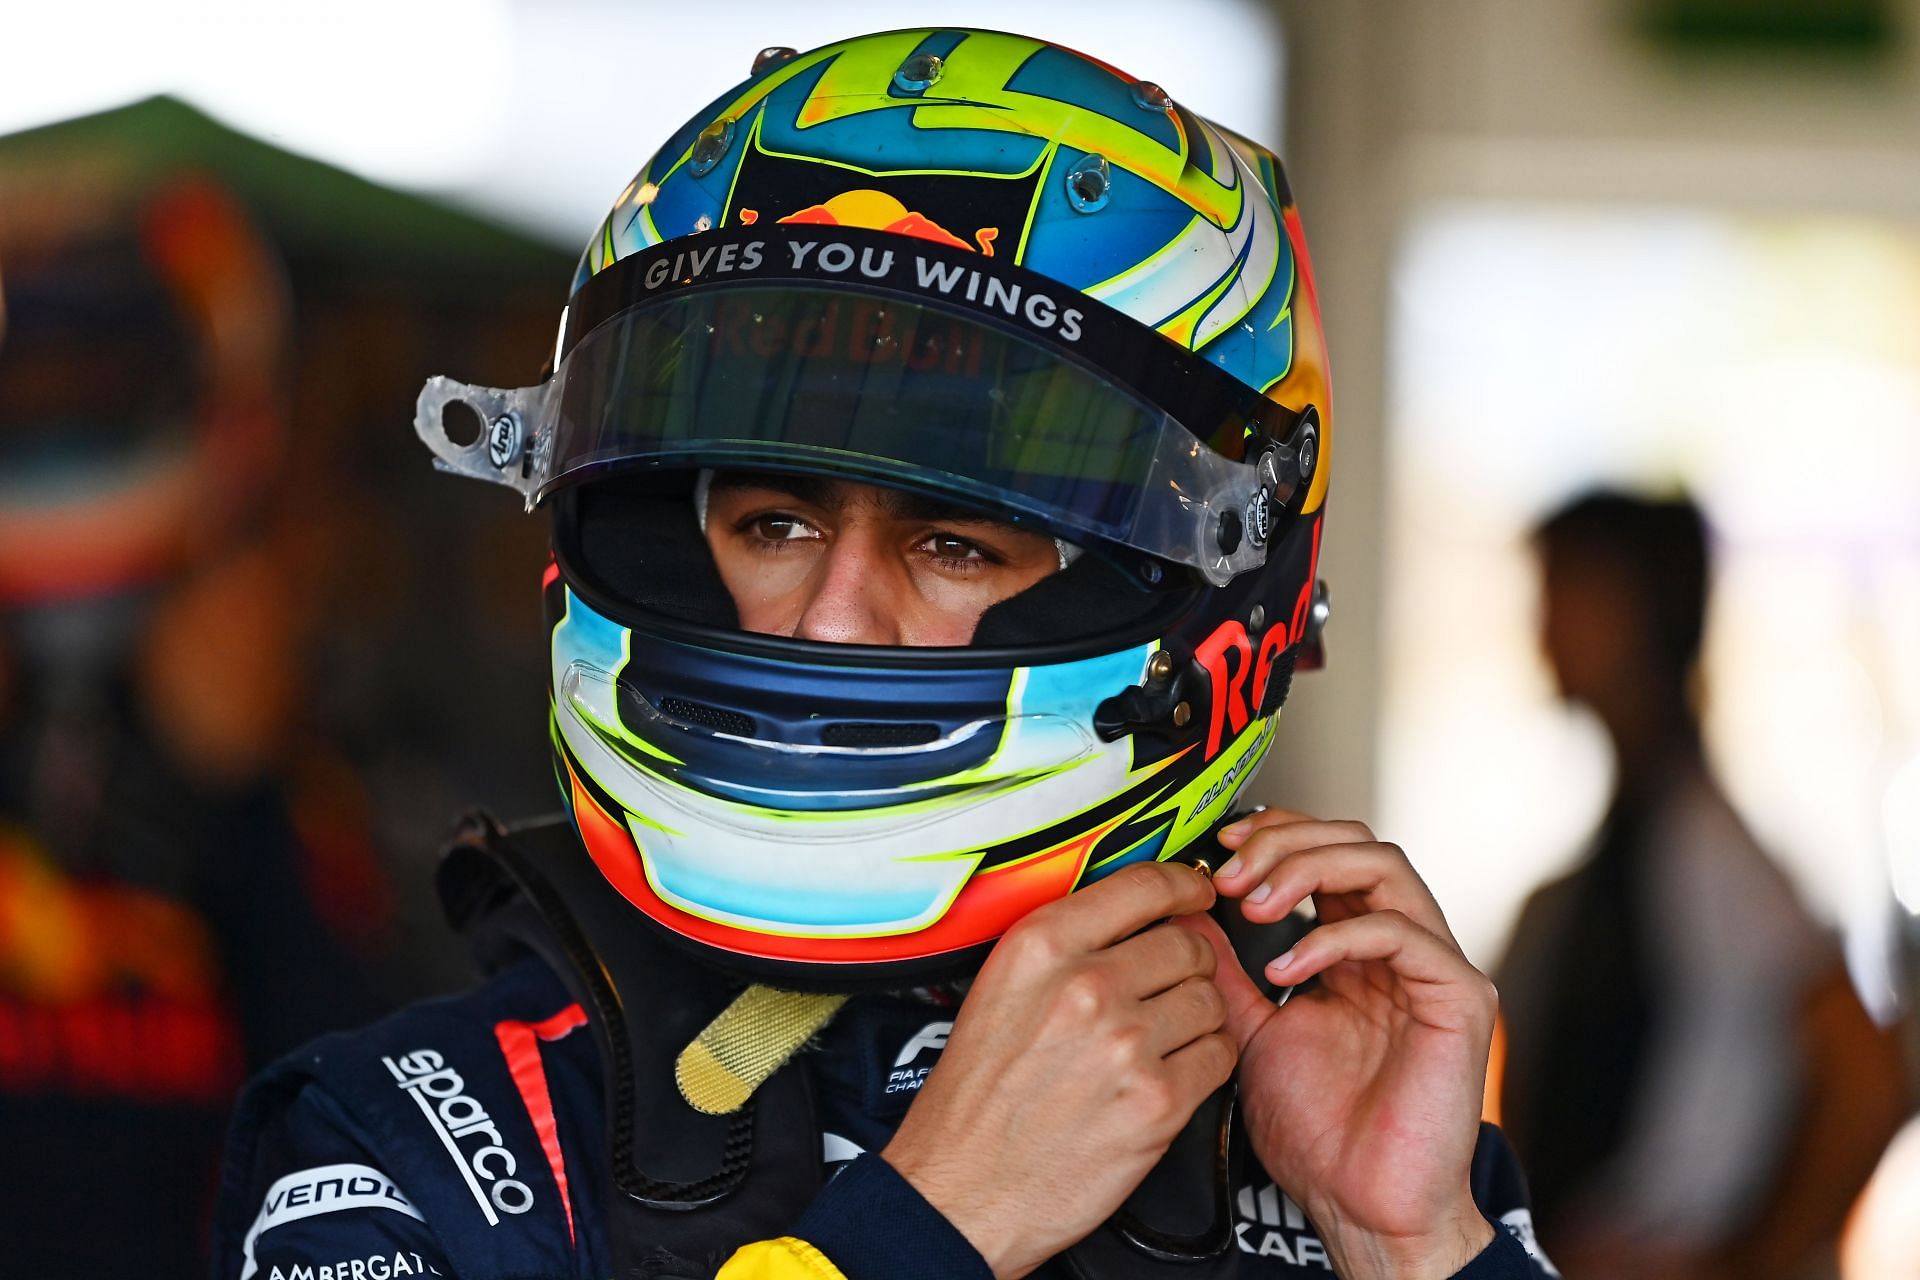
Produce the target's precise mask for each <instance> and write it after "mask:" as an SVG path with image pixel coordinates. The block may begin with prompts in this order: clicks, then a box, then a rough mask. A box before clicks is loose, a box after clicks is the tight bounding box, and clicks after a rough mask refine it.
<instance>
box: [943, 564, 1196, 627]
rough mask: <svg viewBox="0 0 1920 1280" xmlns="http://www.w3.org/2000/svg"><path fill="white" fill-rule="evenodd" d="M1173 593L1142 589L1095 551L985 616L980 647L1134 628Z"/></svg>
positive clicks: (1165, 603)
mask: <svg viewBox="0 0 1920 1280" xmlns="http://www.w3.org/2000/svg"><path fill="white" fill-rule="evenodd" d="M1169 603H1170V600H1169V593H1168V592H1165V591H1146V590H1142V589H1141V588H1140V587H1139V586H1138V585H1137V584H1136V583H1134V582H1133V581H1132V580H1130V579H1129V578H1128V577H1127V576H1126V575H1125V574H1123V573H1122V572H1120V570H1118V569H1116V568H1114V567H1113V566H1112V565H1111V564H1108V563H1107V562H1106V561H1105V560H1103V559H1101V558H1100V557H1098V556H1096V555H1091V554H1088V555H1083V556H1081V557H1080V558H1079V559H1078V560H1075V561H1074V562H1073V563H1072V564H1070V565H1068V566H1067V567H1066V568H1065V569H1062V570H1061V571H1060V572H1059V573H1053V574H1048V575H1047V576H1046V577H1044V578H1042V579H1041V580H1040V581H1038V582H1036V583H1034V584H1033V585H1032V586H1031V587H1028V588H1027V589H1026V590H1025V591H1022V592H1021V593H1020V594H1019V595H1016V596H1012V597H1009V598H1008V599H1005V600H1002V601H1001V602H1000V603H999V604H996V605H994V606H993V607H992V608H990V609H988V610H987V611H986V612H985V613H983V614H981V615H980V622H979V624H978V625H977V626H976V627H975V628H974V631H973V643H974V647H975V648H983V649H985V648H1002V647H1012V646H1015V645H1030V644H1054V643H1058V642H1059V641H1062V640H1075V639H1079V638H1080V637H1082V636H1094V635H1104V634H1108V633H1112V632H1124V631H1129V630H1132V629H1133V628H1134V627H1135V626H1136V625H1138V624H1142V623H1144V622H1146V620H1147V619H1148V618H1149V617H1150V616H1151V615H1153V614H1156V613H1159V612H1162V611H1164V610H1165V609H1166V608H1167V607H1168V604H1169Z"/></svg>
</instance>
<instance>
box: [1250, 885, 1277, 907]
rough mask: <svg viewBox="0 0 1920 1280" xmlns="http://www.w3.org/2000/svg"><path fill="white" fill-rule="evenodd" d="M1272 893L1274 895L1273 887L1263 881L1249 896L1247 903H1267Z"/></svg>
mask: <svg viewBox="0 0 1920 1280" xmlns="http://www.w3.org/2000/svg"><path fill="white" fill-rule="evenodd" d="M1272 893H1273V886H1272V885H1270V884H1267V883H1266V882H1265V881H1262V882H1261V884H1260V887H1259V888H1257V889H1255V890H1254V891H1253V892H1252V893H1250V894H1248V895H1247V901H1248V902H1265V901H1266V900H1267V898H1268V896H1269V895H1271V894H1272Z"/></svg>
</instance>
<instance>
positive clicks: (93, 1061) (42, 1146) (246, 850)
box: [0, 156, 388, 1278]
mask: <svg viewBox="0 0 1920 1280" xmlns="http://www.w3.org/2000/svg"><path fill="white" fill-rule="evenodd" d="M95 159H98V158H97V157H96V158H95ZM287 343H288V311H287V297H286V288H285V278H284V274H283V271H282V268H281V265H280V262H279V260H278V258H277V256H276V254H275V252H274V250H273V249H272V247H270V245H269V243H268V242H267V240H266V239H265V238H264V237H263V236H262V235H261V234H260V232H259V231H258V230H257V228H256V226H255V225H254V223H253V222H252V220H251V219H250V217H249V215H248V214H247V213H246V212H244V211H243V208H242V206H241V205H240V203H239V202H238V201H237V200H235V199H234V198H233V197H232V196H231V194H230V193H229V192H228V191H227V190H226V189H225V188H224V187H222V186H221V185H220V184H218V183H217V182H215V181H213V180H211V179H209V178H207V177H205V176H200V175H196V174H193V173H189V172H184V171H180V172H173V173H170V174H158V175H155V174H146V175H142V176H139V177H137V178H136V177H134V176H132V175H130V174H129V173H127V172H126V171H125V170H124V169H123V168H121V167H119V166H117V165H116V164H114V163H112V162H110V161H100V162H98V163H95V162H92V161H90V160H89V159H88V157H86V156H68V157H66V158H65V159H64V160H63V162H62V164H61V165H60V166H59V167H58V169H57V170H33V169H25V168H22V167H20V166H17V165H16V166H13V167H8V166H5V165H0V457H4V459H5V467H4V468H3V469H0V1151H3V1152H5V1157H4V1159H0V1256H4V1257H5V1259H6V1270H7V1271H8V1273H9V1274H16V1275H46V1276H53V1275H60V1276H106V1275H124V1274H129V1271H128V1267H129V1265H130V1264H132V1263H135V1262H137V1264H138V1274H140V1275H141V1276H143V1277H149V1278H161V1277H186V1276H198V1275H200V1274H202V1273H203V1270H204V1256H205V1245H206V1232H207V1229H208V1218H209V1213H210V1206H211V1199H212V1192H213V1188H214V1182H215V1176H216V1171H217V1160H218V1153H219V1147H220V1144H221V1141H222V1138H223V1135H224V1132H225V1126H226V1117H227V1112H228V1109H229V1107H230V1105H231V1101H232V1095H233V1093H234V1091H235V1089H236V1088H237V1086H238V1085H239V1083H240V1081H241V1080H242V1078H243V1077H244V1075H245V1073H246V1072H247V1071H248V1070H249V1069H251V1068H254V1067H257V1066H259V1065H261V1064H263V1063H265V1062H266V1061H268V1060H270V1059H272V1058H273V1057H276V1056H278V1055H279V1054H281V1053H284V1052H286V1051H287V1050H289V1049H291V1048H292V1047H294V1046H295V1045H297V1044H298V1043H300V1042H301V1041H302V1040H304V1039H307V1038H309V1037H311V1036H312V1035H314V1034H317V1033H319V1032H321V1031H324V1030H326V1029H328V1028H331V1027H335V1026H339V1025H343V1024H346V1023H350V1022H353V1021H356V1020H358V1019H362V1018H364V1017H366V1016H369V1015H370V1014H372V1013H374V1012H377V1010H378V1009H379V1008H380V1005H379V1003H378V1002H376V1001H375V1000H374V998H373V997H372V995H371V992H370V989H369V987H368V985H367V984H366V983H365V982H364V981H363V980H362V978H361V976H360V975H361V973H362V969H363V966H362V964H361V963H360V958H359V956H358V954H357V952H356V944H359V943H364V942H366V941H367V940H368V939H369V938H370V937H371V936H372V935H373V934H375V933H377V931H378V929H379V928H380V926H381V923H382V920H383V918H384V915H385V912H386V909H387V905H388V904H387V902H386V898H385V894H384V890H383V888H382V886H381V883H380V880H379V875H378V872H377V869H376V867H375V865H374V863H373V861H372V859H371V856H370V853H371V850H370V842H369V838H368V835H367V830H366V824H365V823H364V821H363V820H362V817H361V814H362V806H361V805H360V804H359V803H358V799H357V794H356V791H355V788H354V786H353V784H352V782H351V775H350V774H349V773H347V772H346V771H345V770H344V769H342V768H339V767H335V766H332V765H330V764H329V763H328V762H327V758H326V757H325V755H324V753H319V752H315V751H313V750H311V749H309V748H308V746H307V744H306V743H305V742H304V741H303V739H302V734H301V727H300V720H299V716H298V714H297V713H298V710H299V708H300V705H301V701H302V696H303V694H302V679H303V673H302V669H301V666H300V658H301V654H302V652H303V648H304V633H305V630H306V628H307V626H308V625H309V623H310V622H311V621H312V618H311V617H310V616H309V611H308V607H307V605H308V600H307V596H306V595H305V593H304V589H303V587H302V585H301V584H302V583H303V582H304V581H305V580H306V577H307V574H306V573H305V572H304V571H303V566H302V556H301V550H300V544H299V543H298V541H297V540H290V539H288V538H287V537H285V536H283V534H284V530H283V529H282V528H281V527H280V525H279V523H278V522H277V521H276V519H275V515H276V512H277V510H278V504H277V503H276V500H275V497H276V493H277V488H278V482H279V480H280V478H281V477H282V476H283V475H284V466H283V456H284V454H285V450H286V445H287V439H286V437H287V431H286V406H285V404H284V393H283V392H282V391H280V387H281V386H282V383H281V379H282V378H283V376H284V374H285V372H286V369H285V366H286V364H287V357H288V349H287Z"/></svg>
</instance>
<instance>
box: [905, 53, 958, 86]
mask: <svg viewBox="0 0 1920 1280" xmlns="http://www.w3.org/2000/svg"><path fill="white" fill-rule="evenodd" d="M946 67H947V64H946V62H945V61H944V60H943V59H942V58H941V57H940V55H939V54H937V53H916V54H914V55H913V56H912V57H911V58H908V59H907V60H906V61H905V62H903V63H901V64H900V69H899V70H898V71H896V72H894V73H893V87H894V88H896V89H898V90H900V92H902V93H925V92H926V91H927V90H929V89H931V88H933V86H934V83H935V82H936V81H938V80H939V79H940V73H941V72H942V71H944V70H946Z"/></svg>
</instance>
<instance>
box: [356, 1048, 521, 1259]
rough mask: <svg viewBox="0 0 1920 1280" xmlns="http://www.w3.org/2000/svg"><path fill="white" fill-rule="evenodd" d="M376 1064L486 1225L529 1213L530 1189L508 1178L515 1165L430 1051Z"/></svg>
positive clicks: (480, 1110) (460, 1083) (462, 1086)
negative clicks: (449, 1163) (416, 1113)
mask: <svg viewBox="0 0 1920 1280" xmlns="http://www.w3.org/2000/svg"><path fill="white" fill-rule="evenodd" d="M380 1061H381V1062H382V1063H384V1064H385V1065H386V1068H387V1070H388V1071H391V1072H392V1073H393V1078H394V1081H395V1083H397V1084H398V1085H399V1086H400V1087H401V1088H402V1089H405V1090H406V1091H407V1092H408V1093H410V1094H412V1095H413V1100H414V1101H415V1102H417V1103H418V1104H420V1114H421V1115H424V1116H425V1117H426V1118H427V1123H428V1124H429V1125H431V1126H432V1127H433V1131H434V1133H435V1134H436V1135H438V1137H439V1139H440V1141H441V1143H442V1144H443V1145H444V1146H445V1147H446V1149H447V1153H448V1154H449V1155H451V1156H452V1157H453V1162H454V1164H456V1165H458V1166H459V1169H460V1176H461V1177H463V1178H465V1179H466V1181H467V1188H468V1189H469V1190H471V1191H472V1192H473V1199H474V1203H476V1204H478V1205H479V1206H480V1212H481V1213H483V1214H485V1215H486V1218H487V1225H489V1226H496V1227H497V1226H499V1225H500V1214H501V1213H525V1212H526V1211H527V1210H529V1209H531V1208H533V1189H532V1188H531V1187H529V1186H527V1184H526V1183H524V1182H520V1181H517V1180H516V1179H515V1178H514V1176H513V1175H514V1173H515V1172H516V1171H517V1170H518V1169H519V1167H520V1162H519V1161H518V1160H516V1159H515V1158H514V1155H513V1152H511V1151H509V1150H507V1148H506V1146H505V1144H504V1143H503V1142H502V1141H501V1138H500V1130H499V1129H498V1128H497V1127H496V1126H495V1125H494V1123H493V1121H492V1119H491V1118H489V1117H488V1115H487V1109H486V1108H485V1107H483V1106H481V1105H480V1104H479V1103H478V1102H477V1101H475V1100H474V1099H473V1098H471V1097H469V1096H468V1095H467V1082H466V1081H465V1080H462V1079H461V1078H460V1073H459V1072H458V1071H455V1070H454V1069H453V1068H452V1067H449V1066H448V1065H447V1064H446V1059H444V1058H442V1057H441V1056H440V1055H439V1054H437V1053H435V1052H434V1051H433V1050H431V1049H415V1050H414V1051H413V1052H412V1053H409V1054H407V1055H406V1056H404V1057H402V1058H401V1059H400V1060H399V1061H397V1062H396V1061H395V1060H394V1059H392V1058H382V1059H380ZM463 1144H465V1145H463ZM483 1182H485V1183H488V1184H490V1185H489V1186H488V1187H487V1189H486V1190H485V1191H482V1190H481V1189H480V1184H481V1183H483ZM495 1210H498V1211H499V1212H498V1213H496V1212H495Z"/></svg>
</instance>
